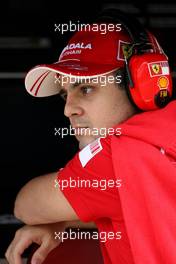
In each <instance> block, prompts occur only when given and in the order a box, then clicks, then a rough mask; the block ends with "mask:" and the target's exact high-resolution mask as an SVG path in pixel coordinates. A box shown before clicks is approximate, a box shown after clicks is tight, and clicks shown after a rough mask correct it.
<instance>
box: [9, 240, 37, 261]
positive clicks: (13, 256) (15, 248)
mask: <svg viewBox="0 0 176 264" xmlns="http://www.w3.org/2000/svg"><path fill="white" fill-rule="evenodd" d="M31 243H32V241H30V240H23V239H17V238H16V237H15V238H14V240H13V241H12V242H11V244H10V246H9V247H8V249H7V251H6V253H5V257H6V259H7V261H8V263H9V264H22V258H21V255H22V254H23V252H24V250H25V249H26V248H28V247H29V245H30V244H31Z"/></svg>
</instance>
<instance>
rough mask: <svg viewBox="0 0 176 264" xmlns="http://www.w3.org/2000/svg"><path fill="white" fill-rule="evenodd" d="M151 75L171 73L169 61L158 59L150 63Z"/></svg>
mask: <svg viewBox="0 0 176 264" xmlns="http://www.w3.org/2000/svg"><path fill="white" fill-rule="evenodd" d="M148 69H149V73H150V77H155V76H160V75H169V64H168V62H167V61H157V62H151V63H148Z"/></svg>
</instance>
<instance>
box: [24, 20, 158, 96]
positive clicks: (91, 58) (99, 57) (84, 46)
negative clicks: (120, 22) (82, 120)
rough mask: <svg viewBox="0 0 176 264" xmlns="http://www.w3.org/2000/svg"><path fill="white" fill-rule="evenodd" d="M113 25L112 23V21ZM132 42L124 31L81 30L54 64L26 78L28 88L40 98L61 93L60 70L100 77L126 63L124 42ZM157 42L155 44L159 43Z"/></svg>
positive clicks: (61, 72) (45, 65)
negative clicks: (58, 77)
mask: <svg viewBox="0 0 176 264" xmlns="http://www.w3.org/2000/svg"><path fill="white" fill-rule="evenodd" d="M111 25H112V24H111ZM126 43H130V37H129V36H128V34H127V33H126V32H125V31H124V30H120V31H116V29H115V28H114V30H113V31H110V30H108V31H107V32H106V33H105V34H104V33H102V31H100V29H99V31H97V30H96V31H95V30H94V29H93V27H92V29H91V30H89V31H86V30H82V31H78V32H76V33H75V34H74V35H73V37H72V38H71V39H70V41H69V42H68V45H67V46H66V47H65V48H64V49H63V51H62V53H61V55H60V57H59V60H58V61H57V62H55V63H53V64H43V65H38V66H36V67H34V68H33V69H31V70H30V71H29V72H28V73H27V75H26V78H25V86H26V89H27V91H28V92H29V93H30V94H31V95H33V96H38V97H43V96H49V95H54V94H57V93H59V89H58V85H57V82H56V78H55V77H56V73H59V74H63V75H67V76H69V75H71V76H73V77H77V78H78V77H79V76H81V77H85V78H86V77H89V78H90V77H92V78H93V77H98V76H100V75H103V74H107V73H110V72H112V71H114V70H116V69H118V68H120V67H123V66H124V57H123V53H122V45H124V44H126ZM156 45H157V43H155V46H156Z"/></svg>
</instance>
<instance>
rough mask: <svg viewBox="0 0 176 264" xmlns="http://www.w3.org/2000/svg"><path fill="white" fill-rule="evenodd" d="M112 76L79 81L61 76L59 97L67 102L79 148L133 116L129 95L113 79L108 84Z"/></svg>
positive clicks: (67, 113) (67, 111)
mask: <svg viewBox="0 0 176 264" xmlns="http://www.w3.org/2000/svg"><path fill="white" fill-rule="evenodd" d="M109 76H113V74H112V73H110V74H107V75H106V79H105V76H104V78H103V79H101V77H100V78H99V79H94V80H93V79H92V80H91V81H90V79H89V80H88V81H85V79H84V80H82V81H79V82H74V81H73V78H71V77H70V78H68V77H67V78H65V77H64V76H61V77H62V78H63V79H64V82H62V86H61V90H60V94H61V96H62V97H64V98H65V100H66V103H65V109H64V114H65V116H66V117H68V118H69V120H70V123H71V126H72V127H73V128H75V136H76V138H77V140H78V141H79V148H80V149H82V148H83V147H85V146H86V145H87V144H89V143H91V142H92V141H93V140H95V139H96V138H98V137H100V136H101V133H100V132H99V133H98V134H97V131H101V129H102V128H104V129H108V128H112V127H113V126H115V125H118V124H119V123H121V122H122V121H124V120H125V119H127V118H128V117H130V116H131V115H132V114H133V113H134V108H133V107H132V106H131V104H130V103H129V101H128V98H127V96H126V92H125V91H124V90H122V89H119V88H118V87H117V84H115V82H112V78H111V81H108V80H109V79H110V78H109ZM62 78H61V79H62ZM114 78H115V77H114ZM63 79H62V80H63ZM77 80H78V79H77ZM77 80H76V81H77ZM105 80H106V81H105ZM63 83H64V84H63Z"/></svg>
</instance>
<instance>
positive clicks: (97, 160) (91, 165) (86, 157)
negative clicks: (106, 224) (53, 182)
mask: <svg viewBox="0 0 176 264" xmlns="http://www.w3.org/2000/svg"><path fill="white" fill-rule="evenodd" d="M57 181H58V183H59V187H60V189H61V191H62V192H63V194H64V195H65V197H66V198H67V200H68V201H69V203H70V204H71V206H72V207H73V209H74V210H75V212H76V214H77V215H78V217H79V218H80V220H82V221H84V222H89V221H94V220H96V219H98V218H102V217H108V218H112V219H114V220H121V219H122V215H121V207H120V200H119V193H118V188H120V186H121V180H120V179H118V180H117V179H116V178H115V176H114V171H113V166H112V159H111V148H110V138H109V137H107V138H99V139H97V140H95V141H94V142H92V143H91V144H89V145H88V146H86V147H85V148H84V149H82V150H81V151H80V152H78V153H77V154H76V155H75V157H74V158H73V159H72V160H71V161H70V162H69V163H68V164H67V165H66V167H65V168H64V169H62V170H60V171H59V173H58V176H57Z"/></svg>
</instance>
